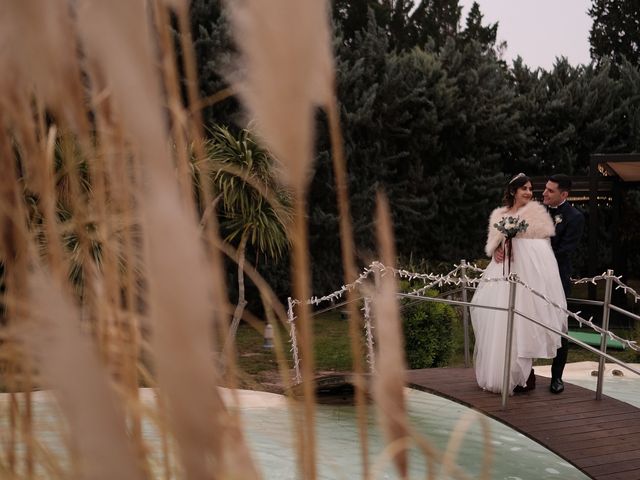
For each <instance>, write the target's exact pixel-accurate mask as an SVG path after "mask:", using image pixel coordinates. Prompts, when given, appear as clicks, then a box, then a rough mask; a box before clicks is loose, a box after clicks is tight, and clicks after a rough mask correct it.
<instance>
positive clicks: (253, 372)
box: [237, 311, 640, 391]
mask: <svg viewBox="0 0 640 480" xmlns="http://www.w3.org/2000/svg"><path fill="white" fill-rule="evenodd" d="M453 327H454V328H453V335H454V337H455V343H454V352H453V356H452V358H451V361H450V362H449V365H448V366H451V367H461V366H464V346H463V345H464V342H463V337H464V335H463V326H462V319H461V317H460V318H459V319H458V320H456V321H455V322H454V326H453ZM313 330H314V346H315V361H316V371H317V372H344V371H350V370H351V348H350V342H349V323H348V321H347V320H345V319H342V318H341V316H340V313H339V312H337V311H333V312H326V313H323V314H320V315H317V316H314V317H313ZM469 330H470V337H471V338H470V344H471V345H470V355H471V356H473V333H472V329H471V325H469ZM585 331H586V330H585ZM280 333H281V335H282V339H283V341H284V342H285V350H286V352H285V353H286V357H287V359H288V362H289V365H288V366H289V368H290V369H293V362H292V354H291V351H290V350H291V343H290V342H289V333H288V331H285V330H284V329H283V328H280ZM616 333H617V334H618V335H620V336H621V337H623V338H630V339H636V340H640V328H636V329H635V330H633V329H632V330H616ZM363 338H364V334H363ZM262 344H263V337H262V332H257V331H256V330H255V329H254V328H252V327H251V326H249V325H247V324H244V323H243V324H241V325H240V328H239V329H238V338H237V347H238V365H239V369H240V372H241V386H242V387H244V388H254V389H266V390H272V391H279V388H280V387H279V385H278V384H279V383H280V380H279V378H280V377H279V375H278V373H277V368H278V367H277V362H276V356H275V352H274V350H265V349H264V348H263V347H262ZM608 353H610V354H611V355H613V356H614V357H616V358H619V359H620V360H623V361H625V362H632V363H637V362H640V353H638V352H635V351H633V350H630V349H627V350H609V351H608ZM597 360H598V358H597V356H596V355H595V354H592V353H589V352H587V351H586V350H583V349H581V348H579V347H578V346H576V345H573V344H572V345H571V346H570V350H569V361H570V362H579V361H597ZM549 363H551V360H537V361H536V362H535V364H536V365H545V364H549ZM365 368H366V367H365ZM291 375H293V370H291Z"/></svg>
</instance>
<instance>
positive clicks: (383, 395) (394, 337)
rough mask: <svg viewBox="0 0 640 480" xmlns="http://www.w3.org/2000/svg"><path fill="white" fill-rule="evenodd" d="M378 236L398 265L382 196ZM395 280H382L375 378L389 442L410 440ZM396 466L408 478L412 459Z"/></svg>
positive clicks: (400, 458) (387, 259) (386, 259)
mask: <svg viewBox="0 0 640 480" xmlns="http://www.w3.org/2000/svg"><path fill="white" fill-rule="evenodd" d="M377 204H378V208H377V213H376V223H377V225H376V233H377V239H378V248H379V250H380V258H381V261H382V263H383V264H384V265H386V266H387V267H393V266H394V265H395V257H396V256H395V248H394V246H393V229H392V226H391V212H390V211H389V205H388V203H387V200H386V198H385V197H384V196H383V195H382V194H380V193H379V194H378V198H377ZM397 291H398V287H397V284H396V279H395V277H394V276H393V275H392V274H390V273H388V274H387V275H382V276H381V278H380V280H379V289H378V292H377V293H376V296H375V298H374V303H373V305H374V313H375V333H376V340H377V345H378V359H379V361H378V362H377V369H378V370H377V372H376V375H375V377H374V390H373V393H374V399H375V401H376V405H377V406H378V409H379V411H380V423H381V426H382V429H383V431H384V432H385V434H386V436H387V439H388V441H389V442H394V441H396V440H399V439H403V438H406V437H409V426H408V424H407V410H406V404H405V394H404V387H405V383H406V370H407V365H406V363H405V359H404V341H403V337H402V328H401V323H400V309H399V305H398V301H397V298H396V293H397ZM394 463H395V465H396V468H397V469H398V472H399V473H400V475H401V477H402V478H407V476H408V456H407V452H406V451H405V450H402V451H399V452H398V453H397V454H396V455H395V456H394Z"/></svg>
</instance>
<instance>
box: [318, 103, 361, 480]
mask: <svg viewBox="0 0 640 480" xmlns="http://www.w3.org/2000/svg"><path fill="white" fill-rule="evenodd" d="M327 107H328V108H327V113H328V118H329V133H330V137H331V151H332V158H333V170H334V175H335V179H336V180H335V181H336V191H337V197H338V198H337V201H338V211H339V217H340V245H341V249H342V265H343V268H344V281H345V285H349V284H351V283H353V282H354V281H355V280H356V278H357V276H358V271H357V266H356V258H355V251H356V247H355V241H354V238H353V230H352V221H351V212H350V210H349V186H348V184H347V167H346V159H345V155H344V147H343V144H344V142H343V139H342V131H341V129H340V110H339V107H338V100H337V98H336V97H335V95H332V96H331V100H330V102H329V104H328V106H327ZM356 300H357V294H356V291H355V290H349V291H348V292H347V302H348V303H347V309H348V312H349V337H350V340H351V356H352V358H353V372H354V378H355V382H354V384H355V387H356V409H357V417H358V433H359V436H360V448H361V452H362V460H361V462H362V469H363V477H364V478H365V479H367V478H369V447H368V445H369V443H368V441H367V403H366V385H365V380H364V377H363V376H362V374H363V373H364V366H363V362H362V358H363V345H362V337H361V335H360V332H361V331H362V316H361V314H360V309H359V308H358V303H357V301H356Z"/></svg>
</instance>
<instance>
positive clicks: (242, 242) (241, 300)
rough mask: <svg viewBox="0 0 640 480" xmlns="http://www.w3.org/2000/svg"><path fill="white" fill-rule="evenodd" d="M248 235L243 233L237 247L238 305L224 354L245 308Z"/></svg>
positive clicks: (234, 337) (236, 330)
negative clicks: (245, 260) (245, 268)
mask: <svg viewBox="0 0 640 480" xmlns="http://www.w3.org/2000/svg"><path fill="white" fill-rule="evenodd" d="M247 236H248V233H247V232H246V231H245V232H244V233H243V234H242V237H241V238H240V245H238V303H237V304H236V309H235V310H234V312H233V319H232V320H231V327H230V328H229V336H228V337H227V342H226V345H225V348H224V350H225V352H226V351H228V348H229V347H230V344H231V343H232V342H234V341H235V339H236V333H237V332H238V325H240V319H241V318H242V314H243V313H244V308H245V307H246V306H247V301H246V300H245V298H244V259H245V248H246V246H247Z"/></svg>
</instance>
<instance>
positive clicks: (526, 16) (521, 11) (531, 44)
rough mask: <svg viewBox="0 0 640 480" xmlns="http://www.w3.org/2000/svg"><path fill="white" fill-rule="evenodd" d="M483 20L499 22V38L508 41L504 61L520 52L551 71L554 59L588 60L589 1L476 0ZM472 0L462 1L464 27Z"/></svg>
mask: <svg viewBox="0 0 640 480" xmlns="http://www.w3.org/2000/svg"><path fill="white" fill-rule="evenodd" d="M476 1H477V2H478V4H479V5H480V11H481V12H482V14H483V15H484V19H483V21H484V23H487V22H490V23H494V22H496V21H497V22H499V26H498V41H502V40H505V41H506V42H507V45H508V46H507V51H506V52H505V60H507V61H508V62H509V63H511V60H512V59H514V58H516V57H517V56H518V55H520V56H521V57H522V58H523V59H524V62H525V64H526V65H528V66H529V67H532V68H536V67H542V68H544V69H547V70H549V69H550V68H551V67H552V66H553V64H554V62H555V58H556V57H559V56H565V57H567V58H568V59H569V63H571V64H572V65H577V64H579V63H589V61H590V57H589V30H590V29H591V17H589V15H588V14H587V11H588V10H589V7H590V6H591V1H590V0H476ZM472 4H473V0H460V5H461V6H462V7H463V10H462V25H461V26H462V27H463V28H464V22H465V20H466V18H467V13H468V12H469V9H470V8H471V5H472Z"/></svg>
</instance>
